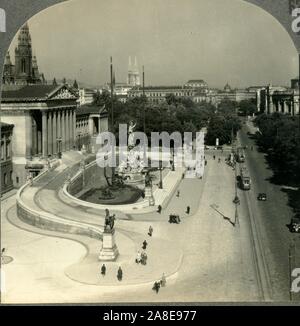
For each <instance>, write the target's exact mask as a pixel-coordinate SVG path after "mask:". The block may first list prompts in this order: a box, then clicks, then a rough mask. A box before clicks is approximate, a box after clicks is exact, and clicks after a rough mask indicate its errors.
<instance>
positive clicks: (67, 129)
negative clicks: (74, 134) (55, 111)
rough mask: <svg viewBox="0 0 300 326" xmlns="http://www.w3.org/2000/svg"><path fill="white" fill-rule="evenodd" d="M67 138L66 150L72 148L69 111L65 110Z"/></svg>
mask: <svg viewBox="0 0 300 326" xmlns="http://www.w3.org/2000/svg"><path fill="white" fill-rule="evenodd" d="M65 114H66V116H65V138H66V151H68V150H69V149H70V133H69V111H68V110H66V111H65Z"/></svg>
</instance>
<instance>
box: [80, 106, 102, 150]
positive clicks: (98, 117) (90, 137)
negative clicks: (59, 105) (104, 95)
mask: <svg viewBox="0 0 300 326" xmlns="http://www.w3.org/2000/svg"><path fill="white" fill-rule="evenodd" d="M104 131H108V112H107V110H106V108H104V107H99V106H96V105H83V106H80V107H78V108H77V109H76V148H77V149H78V150H81V149H82V146H83V145H84V146H85V147H86V148H89V149H90V150H92V148H91V147H94V149H95V148H96V137H97V135H98V134H99V133H100V132H104Z"/></svg>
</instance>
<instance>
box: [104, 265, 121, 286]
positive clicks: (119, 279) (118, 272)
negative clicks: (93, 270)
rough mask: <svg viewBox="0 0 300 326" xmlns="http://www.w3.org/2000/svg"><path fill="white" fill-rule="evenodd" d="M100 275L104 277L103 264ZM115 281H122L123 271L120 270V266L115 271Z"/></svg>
mask: <svg viewBox="0 0 300 326" xmlns="http://www.w3.org/2000/svg"><path fill="white" fill-rule="evenodd" d="M101 275H102V276H103V277H104V276H105V275H106V266H105V264H103V265H102V266H101ZM117 279H118V281H120V282H121V281H122V279H123V270H122V268H121V266H119V268H118V271H117Z"/></svg>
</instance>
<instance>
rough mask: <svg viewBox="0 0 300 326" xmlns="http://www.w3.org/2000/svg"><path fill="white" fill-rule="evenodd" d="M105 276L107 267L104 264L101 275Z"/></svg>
mask: <svg viewBox="0 0 300 326" xmlns="http://www.w3.org/2000/svg"><path fill="white" fill-rule="evenodd" d="M105 274H106V266H105V264H103V265H102V267H101V275H102V276H105Z"/></svg>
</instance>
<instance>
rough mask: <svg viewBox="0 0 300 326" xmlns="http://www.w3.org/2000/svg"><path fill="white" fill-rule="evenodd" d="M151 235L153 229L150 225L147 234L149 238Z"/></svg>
mask: <svg viewBox="0 0 300 326" xmlns="http://www.w3.org/2000/svg"><path fill="white" fill-rule="evenodd" d="M152 234H153V227H152V226H151V225H150V227H149V232H148V235H149V237H152Z"/></svg>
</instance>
